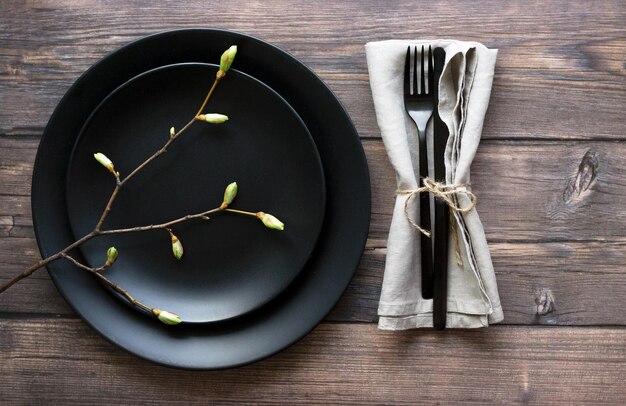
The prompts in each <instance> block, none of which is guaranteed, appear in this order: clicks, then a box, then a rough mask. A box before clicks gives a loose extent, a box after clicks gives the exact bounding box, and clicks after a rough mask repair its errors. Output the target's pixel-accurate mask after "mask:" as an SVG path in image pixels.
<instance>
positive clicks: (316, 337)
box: [0, 319, 626, 405]
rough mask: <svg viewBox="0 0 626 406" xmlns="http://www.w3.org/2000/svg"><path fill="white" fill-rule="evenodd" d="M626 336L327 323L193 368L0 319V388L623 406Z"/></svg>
mask: <svg viewBox="0 0 626 406" xmlns="http://www.w3.org/2000/svg"><path fill="white" fill-rule="evenodd" d="M44 335H45V336H46V337H48V338H47V339H46V340H41V339H40V337H42V336H44ZM625 340H626V331H625V330H624V329H614V328H600V329H586V328H585V329H583V328H560V329H554V328H528V327H508V328H507V327H494V328H490V329H487V330H482V331H446V332H424V331H422V332H408V333H389V332H382V331H378V330H376V327H374V326H373V325H364V324H360V325H338V324H323V325H321V326H319V327H318V328H317V329H316V330H315V331H314V332H313V333H311V334H310V335H309V336H308V337H306V338H305V339H304V340H303V341H302V342H300V343H298V344H296V345H295V346H293V347H292V348H290V349H288V350H287V351H285V352H283V353H281V354H278V355H277V356H274V357H272V358H271V359H269V360H266V361H263V362H260V363H258V364H255V365H251V366H248V367H244V368H240V369H237V370H230V371H218V372H207V373H198V372H188V371H178V370H170V369H166V368H163V367H159V366H155V365H152V364H148V363H147V362H145V361H141V360H138V359H136V358H135V357H133V356H131V355H129V354H126V353H124V352H123V351H121V350H120V349H117V348H114V347H113V346H112V345H111V344H109V343H107V342H106V341H104V340H103V339H101V338H100V337H98V336H97V335H96V333H94V332H93V331H91V330H90V329H89V328H87V327H86V326H85V325H84V324H83V323H81V322H79V321H75V320H65V319H56V320H30V321H22V320H0V379H1V380H2V382H3V385H1V386H0V396H1V397H2V399H3V401H5V402H9V403H12V402H15V403H31V404H32V403H39V402H44V403H47V404H51V403H52V404H57V403H62V404H79V403H80V404H85V403H87V404H117V403H142V404H152V403H161V402H163V403H165V402H179V401H181V399H183V398H184V403H185V404H206V403H207V402H210V403H212V404H215V403H224V402H228V403H230V402H232V403H235V402H249V401H251V400H253V401H254V402H258V403H270V404H279V403H280V404H301V403H305V404H345V403H353V404H407V403H408V404H418V403H419V404H425V403H426V404H432V403H435V402H437V403H439V402H441V403H446V404H448V403H454V404H457V403H458V404H469V403H505V404H510V403H513V402H516V403H517V402H519V403H533V404H542V405H547V404H564V403H565V404H575V403H576V404H590V403H593V404H599V403H614V404H617V403H620V402H621V401H623V389H622V388H623V385H622V377H623V376H624V374H626V363H624V362H623V360H624V357H625V356H626V349H625V347H624V342H625ZM355 360H358V362H355ZM485 377H489V379H485ZM9 388H11V389H9Z"/></svg>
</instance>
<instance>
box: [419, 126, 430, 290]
mask: <svg viewBox="0 0 626 406" xmlns="http://www.w3.org/2000/svg"><path fill="white" fill-rule="evenodd" d="M417 132H418V133H419V175H420V186H424V178H427V177H428V152H427V150H426V145H427V144H426V127H424V128H423V129H421V128H419V127H418V129H417ZM419 200H420V227H422V228H423V229H424V230H430V229H431V225H430V194H429V193H420V194H419ZM420 236H421V238H420V247H421V250H420V251H421V255H422V258H421V259H422V297H423V298H424V299H432V298H433V251H432V239H431V238H430V237H427V236H425V235H424V234H422V233H420Z"/></svg>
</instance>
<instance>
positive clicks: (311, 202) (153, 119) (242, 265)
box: [66, 63, 325, 323]
mask: <svg viewBox="0 0 626 406" xmlns="http://www.w3.org/2000/svg"><path fill="white" fill-rule="evenodd" d="M217 70H218V66H217V65H210V64H199V63H185V64H176V65H167V66H164V67H159V68H156V69H153V70H150V71H148V72H145V73H142V74H140V75H138V76H136V77H135V78H133V79H131V80H129V81H128V82H126V83H124V84H123V85H122V86H120V87H119V88H117V89H116V90H115V91H114V92H112V93H111V94H110V95H109V96H107V98H106V99H104V101H103V102H102V103H101V104H100V105H99V106H98V107H97V108H96V110H95V111H94V112H93V113H92V114H91V116H90V117H89V119H88V120H87V122H86V124H85V126H84V127H83V129H82V131H81V133H80V135H79V138H78V141H77V142H76V146H75V149H74V152H73V154H72V157H71V159H70V162H69V165H68V179H67V197H66V199H67V207H68V215H69V219H70V224H71V226H72V230H73V233H74V237H75V239H78V238H80V237H82V236H83V235H85V234H88V233H89V232H90V231H91V230H92V229H93V227H94V223H95V221H96V220H97V219H99V218H100V215H101V214H102V210H103V209H104V207H105V206H106V203H107V201H108V199H109V196H110V194H111V191H112V189H113V187H114V185H115V179H114V177H113V176H112V175H111V174H110V173H109V172H108V171H107V170H105V169H104V168H103V167H102V166H101V165H100V164H99V163H98V162H96V160H95V159H94V157H93V154H94V153H95V152H104V153H106V155H107V156H108V157H109V158H110V159H112V160H113V162H114V163H115V168H116V170H117V171H119V172H120V174H121V176H122V178H123V176H124V175H125V174H128V173H130V172H131V171H132V170H133V169H134V168H135V167H137V166H138V165H139V164H141V163H142V162H143V161H144V160H145V159H146V158H147V157H149V156H150V155H152V154H153V153H154V152H155V151H157V150H158V149H159V148H160V147H161V146H163V144H164V143H165V141H166V140H167V139H168V138H169V128H170V127H171V126H174V127H175V128H181V127H182V126H183V125H184V124H185V123H186V122H187V121H188V120H189V118H190V117H192V116H193V114H195V113H196V111H197V109H198V107H199V106H200V104H201V103H202V100H204V96H205V95H206V92H207V91H208V88H209V87H210V84H211V83H212V81H213V79H214V78H215V74H216V72H217ZM214 110H215V111H217V112H220V113H223V114H226V115H228V117H229V120H228V121H227V122H225V123H223V124H220V125H215V124H207V123H201V122H196V123H195V124H194V125H193V126H191V127H190V128H189V129H188V130H187V131H186V132H185V133H183V135H181V137H180V138H179V139H177V140H176V141H175V143H174V144H172V145H171V146H170V147H169V149H168V152H167V153H166V154H164V155H162V156H161V157H159V159H158V160H155V161H153V162H152V163H151V164H150V165H149V166H147V167H146V168H145V169H144V170H143V171H142V172H140V173H139V174H137V175H136V176H135V177H134V178H133V179H132V180H131V181H130V182H128V183H127V184H126V185H125V186H124V189H123V190H122V192H121V193H120V194H119V195H118V198H117V200H116V201H115V204H114V206H113V210H112V211H111V213H110V215H109V216H108V218H107V220H106V222H105V223H104V229H116V228H127V227H135V226H141V225H149V224H158V223H164V222H167V221H170V220H172V219H177V218H180V217H182V216H184V215H186V214H190V213H201V212H203V211H206V210H209V209H213V208H215V207H217V206H219V205H220V203H221V202H222V197H223V194H224V188H225V186H226V185H227V184H229V183H230V182H233V181H237V184H238V188H239V193H238V196H237V198H236V199H235V201H234V202H233V204H232V205H231V208H233V209H237V208H238V209H242V210H246V211H250V212H257V211H263V212H267V213H271V214H273V215H275V216H277V217H278V218H279V219H280V220H281V221H283V222H284V223H285V224H286V227H285V230H284V231H282V232H279V231H270V230H269V229H267V228H265V227H264V226H263V223H261V222H260V221H259V220H257V219H255V218H252V217H242V216H238V215H236V214H232V213H220V214H216V215H213V216H211V218H210V220H208V221H202V220H199V221H196V222H194V223H185V224H181V225H178V226H175V227H174V230H173V232H174V233H175V234H176V236H177V237H178V238H179V239H180V241H182V243H183V247H184V255H183V257H182V258H181V259H180V260H177V259H176V258H175V257H174V255H173V254H172V249H171V242H170V236H169V234H168V233H167V231H166V230H155V231H150V232H142V233H132V234H124V235H110V236H102V237H99V238H96V239H93V240H91V241H88V242H87V243H85V244H83V245H82V247H81V253H82V254H83V257H84V258H85V259H86V260H87V262H88V263H89V264H90V266H92V267H98V266H100V265H101V264H102V262H103V260H104V257H105V255H104V253H105V252H106V250H107V248H108V247H109V246H115V247H116V248H117V249H118V251H120V252H121V255H120V256H119V258H118V260H117V262H116V263H115V266H113V267H112V268H111V269H110V270H108V271H107V272H106V274H107V277H108V278H109V279H110V280H112V281H113V282H114V283H117V284H118V285H120V286H123V287H124V289H126V290H128V291H129V292H131V293H132V295H133V296H134V298H135V299H137V300H139V301H140V302H142V303H144V304H147V305H148V306H150V307H157V308H159V309H167V310H169V311H172V312H175V313H177V314H178V315H179V316H180V317H181V318H182V320H183V322H194V323H203V322H215V321H220V320H226V319H229V318H232V317H237V316H240V315H242V314H245V313H247V312H249V311H251V310H254V309H256V308H258V307H260V306H262V305H263V304H265V303H267V302H268V301H269V300H271V299H273V298H274V297H276V295H278V294H279V293H280V292H281V291H283V289H285V288H286V287H287V286H288V285H289V283H291V281H293V279H294V278H295V277H296V275H297V274H298V272H300V270H301V269H302V267H303V265H304V263H305V262H306V260H307V259H308V257H309V255H310V254H311V252H312V251H313V248H314V246H315V242H316V241H317V237H318V235H319V232H320V230H321V227H322V220H323V217H324V204H325V186H324V175H323V173H322V165H321V162H320V158H319V155H318V153H317V149H316V147H315V143H314V142H313V140H312V138H311V136H310V134H309V132H308V130H307V128H306V126H305V125H304V123H303V122H302V120H301V119H300V117H299V116H298V115H297V113H296V112H295V111H294V110H293V109H292V108H291V106H289V104H287V102H285V100H284V99H283V98H282V97H280V96H279V95H278V94H277V93H276V92H274V91H273V90H272V89H271V88H269V87H267V86H265V85H264V84H262V83H261V82H259V81H258V80H256V79H254V78H252V77H251V76H249V75H246V74H243V73H240V72H237V71H235V70H234V69H233V70H231V71H230V72H229V74H228V75H227V76H226V77H225V78H224V79H223V80H222V81H221V82H220V84H219V86H218V87H217V88H216V90H215V92H214V93H213V95H212V98H211V100H210V102H209V104H208V106H207V108H206V109H205V111H206V112H211V111H214ZM117 296H118V297H119V298H122V299H123V300H124V301H126V299H124V297H123V296H122V295H119V294H118V295H117ZM135 309H139V308H136V307H135Z"/></svg>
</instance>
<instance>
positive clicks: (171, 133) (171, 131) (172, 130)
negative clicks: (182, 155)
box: [170, 127, 176, 138]
mask: <svg viewBox="0 0 626 406" xmlns="http://www.w3.org/2000/svg"><path fill="white" fill-rule="evenodd" d="M175 135H176V130H175V129H174V127H172V128H170V137H172V138H174V136H175Z"/></svg>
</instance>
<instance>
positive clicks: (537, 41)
mask: <svg viewBox="0 0 626 406" xmlns="http://www.w3.org/2000/svg"><path fill="white" fill-rule="evenodd" d="M234 3H237V2H234ZM243 4H245V7H243V8H242V7H241V6H236V5H233V2H213V3H211V4H210V5H207V3H206V2H204V1H200V0H195V1H190V2H185V6H184V7H181V6H180V4H179V3H178V2H177V1H173V0H170V1H160V2H146V1H125V2H124V6H123V7H120V6H119V5H118V4H117V3H116V2H111V1H96V0H85V1H80V2H59V1H47V2H45V3H42V2H39V1H29V2H4V3H3V5H2V6H0V7H1V8H0V15H2V25H1V26H0V38H2V41H1V42H0V60H1V61H2V64H1V66H0V94H2V95H3V97H2V99H1V100H0V133H5V134H16V133H29V132H32V130H33V129H35V130H36V131H34V132H35V133H40V132H41V129H42V128H43V126H44V125H45V123H46V121H47V119H48V117H49V116H50V114H51V113H52V110H53V108H54V107H55V106H56V104H57V102H58V101H59V99H60V98H61V96H62V95H63V93H64V92H65V91H66V90H67V88H68V87H69V86H70V85H71V83H72V82H73V81H74V80H76V78H77V77H78V76H79V75H80V74H81V73H82V72H83V71H84V70H86V69H87V68H88V67H89V66H91V65H92V64H93V63H95V62H96V61H97V60H98V59H100V58H101V57H103V56H104V55H106V54H107V53H109V52H111V51H113V50H114V49H117V48H118V47H120V46H122V45H125V44H126V43H128V42H130V41H132V40H135V39H138V38H140V37H142V36H145V35H147V34H151V33H154V32H158V31H163V30H167V29H174V28H182V27H218V28H220V27H224V28H229V29H234V30H239V31H242V32H246V33H248V34H252V35H255V36H259V37H261V38H263V39H265V40H267V41H270V42H273V43H275V44H276V45H278V46H280V47H282V48H283V49H285V50H287V51H289V52H291V53H292V54H294V55H295V56H296V57H298V58H300V59H301V60H302V61H303V62H304V63H306V64H307V65H308V66H310V67H311V68H312V69H313V70H314V71H315V72H316V73H318V74H319V75H320V76H321V77H322V79H324V80H325V81H326V82H327V83H328V84H329V86H330V87H331V88H332V89H333V90H334V91H336V92H337V94H338V96H339V98H340V99H341V100H342V102H343V103H344V104H345V105H346V107H347V109H348V111H349V113H350V114H351V116H352V117H353V119H354V121H355V122H356V125H357V129H358V130H359V132H360V133H361V134H362V135H363V136H366V137H377V136H378V134H379V132H378V127H377V125H376V122H375V117H374V115H373V114H372V112H373V105H372V101H371V93H370V89H369V84H368V80H367V66H366V63H365V53H364V48H363V45H364V44H365V43H366V42H368V41H375V40H383V39H390V38H432V37H449V38H464V39H468V40H476V41H482V42H484V43H485V44H486V45H488V46H490V47H494V48H499V49H500V54H499V57H498V64H497V71H496V79H495V83H494V88H493V92H492V99H491V108H490V112H489V114H488V116H487V121H486V123H485V131H484V136H485V138H550V139H553V138H556V139H568V138H574V139H580V138H583V139H593V138H597V137H602V138H614V139H624V138H625V137H626V121H624V120H623V111H624V110H625V108H626V86H624V85H625V84H626V75H625V73H626V69H625V67H624V52H623V50H624V47H625V46H626V31H625V28H624V20H626V7H624V6H623V2H622V1H621V0H607V1H604V2H602V5H601V6H591V5H587V4H586V2H573V3H572V2H568V3H562V2H558V1H551V2H541V3H529V2H524V1H512V2H499V1H481V2H474V1H471V0H464V1H456V2H454V4H453V5H451V6H450V5H447V3H446V2H437V1H433V2H427V3H424V2H422V3H419V6H418V7H416V3H415V2H412V1H401V2H394V4H393V6H388V5H385V4H384V3H380V4H378V3H377V2H374V1H367V2H354V1H345V2H330V1H327V2H324V4H323V6H321V5H319V4H318V3H311V2H307V1H304V0H299V1H295V2H293V1H290V0H273V1H271V2H245V3H242V4H241V5H243ZM174 10H175V11H174ZM467 10H471V13H468V12H467ZM26 16H28V18H25V17H26ZM302 16H310V17H308V18H302ZM33 19H35V20H36V21H37V23H36V24H33V23H32V20H33ZM129 22H132V23H129ZM42 33H44V35H42ZM531 33H532V34H531Z"/></svg>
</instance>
